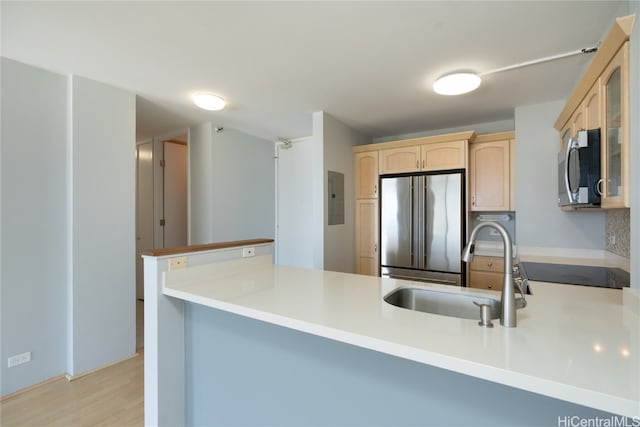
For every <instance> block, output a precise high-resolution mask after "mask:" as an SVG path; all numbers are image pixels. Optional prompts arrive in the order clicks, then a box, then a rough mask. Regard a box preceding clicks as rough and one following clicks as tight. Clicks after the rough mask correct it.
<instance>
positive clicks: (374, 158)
mask: <svg viewBox="0 0 640 427" xmlns="http://www.w3.org/2000/svg"><path fill="white" fill-rule="evenodd" d="M354 157H355V165H354V166H355V169H354V170H355V184H356V199H377V198H378V152H377V151H365V152H363V153H355V156H354Z"/></svg>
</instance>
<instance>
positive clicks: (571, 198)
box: [558, 129, 602, 207]
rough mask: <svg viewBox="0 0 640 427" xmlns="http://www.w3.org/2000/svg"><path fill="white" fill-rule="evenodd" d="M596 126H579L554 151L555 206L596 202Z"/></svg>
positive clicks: (598, 189)
mask: <svg viewBox="0 0 640 427" xmlns="http://www.w3.org/2000/svg"><path fill="white" fill-rule="evenodd" d="M601 195H602V179H601V177H600V129H590V130H581V131H579V132H578V133H577V134H576V136H574V137H573V138H571V139H570V140H569V142H568V143H567V147H566V149H565V150H562V151H561V152H560V153H558V206H576V207H579V206H582V207H586V206H600V196H601Z"/></svg>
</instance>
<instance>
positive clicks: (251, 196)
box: [189, 123, 275, 244]
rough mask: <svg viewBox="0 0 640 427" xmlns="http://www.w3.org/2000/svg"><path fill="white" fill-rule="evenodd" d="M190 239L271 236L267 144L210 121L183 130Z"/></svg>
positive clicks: (205, 240) (271, 175) (272, 206)
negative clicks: (186, 137) (186, 135)
mask: <svg viewBox="0 0 640 427" xmlns="http://www.w3.org/2000/svg"><path fill="white" fill-rule="evenodd" d="M189 150H190V152H189V161H190V164H189V188H190V200H189V218H190V223H191V225H190V243H191V244H198V243H211V242H223V241H229V240H242V239H252V238H273V237H274V234H275V233H274V224H275V160H274V158H273V144H272V143H271V142H270V141H267V140H265V139H262V138H257V137H255V136H252V135H248V134H246V133H243V132H240V131H238V130H235V129H231V128H224V130H223V131H221V132H216V131H215V129H214V127H213V125H212V124H211V123H205V124H202V125H198V126H193V127H191V128H190V129H189Z"/></svg>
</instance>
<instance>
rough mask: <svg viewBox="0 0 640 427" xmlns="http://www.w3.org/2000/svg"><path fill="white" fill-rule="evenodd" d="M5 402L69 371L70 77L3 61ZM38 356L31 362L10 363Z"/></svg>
mask: <svg viewBox="0 0 640 427" xmlns="http://www.w3.org/2000/svg"><path fill="white" fill-rule="evenodd" d="M1 67H2V137H1V139H0V141H1V142H0V144H1V146H0V149H1V162H2V163H1V165H2V166H1V174H2V175H1V185H2V188H1V197H2V205H1V206H2V207H1V212H2V213H1V218H2V221H1V230H2V233H1V234H2V237H1V251H2V252H1V253H2V255H1V256H0V260H1V261H0V262H1V263H2V264H1V266H0V274H1V276H0V277H1V279H0V280H1V309H0V313H1V322H2V331H1V339H2V345H1V348H2V351H1V352H0V365H1V366H2V390H1V393H2V395H5V394H7V393H11V392H13V391H15V390H17V389H19V388H22V387H25V386H28V385H31V384H33V383H36V382H39V381H43V380H46V379H48V378H51V377H53V376H56V375H59V374H62V373H63V372H64V371H65V357H66V348H65V344H66V343H65V341H66V340H65V336H66V314H65V313H66V310H67V302H66V295H67V293H66V277H67V265H66V260H67V257H66V249H67V245H66V227H67V224H66V199H65V186H66V180H65V164H66V133H67V128H66V110H67V81H66V78H65V77H64V76H61V75H58V74H53V73H49V72H46V71H43V70H40V69H37V68H33V67H29V66H27V65H24V64H21V63H19V62H15V61H12V60H9V59H6V58H2V63H1ZM26 351H31V352H32V356H33V359H32V361H31V363H28V364H25V365H20V366H16V367H14V368H11V369H9V368H7V358H8V357H10V356H13V355H15V354H19V353H23V352H26Z"/></svg>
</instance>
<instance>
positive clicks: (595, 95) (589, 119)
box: [583, 79, 600, 129]
mask: <svg viewBox="0 0 640 427" xmlns="http://www.w3.org/2000/svg"><path fill="white" fill-rule="evenodd" d="M583 105H584V114H585V124H586V126H585V128H586V129H598V128H599V127H600V79H598V80H597V81H596V83H595V84H594V85H593V86H592V87H591V90H589V93H587V96H586V97H585V98H584V102H583Z"/></svg>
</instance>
